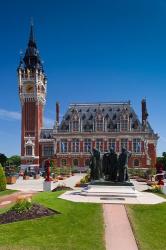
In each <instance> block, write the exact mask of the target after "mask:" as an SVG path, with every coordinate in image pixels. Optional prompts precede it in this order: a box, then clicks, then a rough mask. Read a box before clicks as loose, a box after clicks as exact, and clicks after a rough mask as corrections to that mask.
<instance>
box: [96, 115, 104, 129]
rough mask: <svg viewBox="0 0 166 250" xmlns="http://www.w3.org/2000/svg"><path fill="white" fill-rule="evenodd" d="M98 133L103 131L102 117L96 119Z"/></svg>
mask: <svg viewBox="0 0 166 250" xmlns="http://www.w3.org/2000/svg"><path fill="white" fill-rule="evenodd" d="M96 131H103V117H102V116H101V115H98V116H97V118H96Z"/></svg>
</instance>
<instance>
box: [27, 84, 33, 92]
mask: <svg viewBox="0 0 166 250" xmlns="http://www.w3.org/2000/svg"><path fill="white" fill-rule="evenodd" d="M33 90H34V86H33V85H32V84H28V85H27V86H26V92H27V93H32V92H33Z"/></svg>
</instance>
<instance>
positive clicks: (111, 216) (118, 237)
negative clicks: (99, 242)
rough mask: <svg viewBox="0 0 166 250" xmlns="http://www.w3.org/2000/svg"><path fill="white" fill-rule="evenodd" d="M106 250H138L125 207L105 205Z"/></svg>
mask: <svg viewBox="0 0 166 250" xmlns="http://www.w3.org/2000/svg"><path fill="white" fill-rule="evenodd" d="M103 211H104V222H105V242H106V250H138V247H137V244H136V241H135V238H134V235H133V232H132V229H131V226H130V223H129V220H128V217H127V213H126V210H125V207H124V205H120V204H118V205H117V204H103Z"/></svg>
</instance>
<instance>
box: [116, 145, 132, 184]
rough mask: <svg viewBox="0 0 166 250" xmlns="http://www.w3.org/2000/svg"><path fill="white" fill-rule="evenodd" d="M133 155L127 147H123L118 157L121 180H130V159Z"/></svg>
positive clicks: (119, 179)
mask: <svg viewBox="0 0 166 250" xmlns="http://www.w3.org/2000/svg"><path fill="white" fill-rule="evenodd" d="M130 156H131V154H130V153H129V152H128V151H127V150H126V149H125V148H122V152H121V154H120V155H119V159H118V167H119V177H118V181H119V182H124V181H128V180H129V177H128V159H129V157H130Z"/></svg>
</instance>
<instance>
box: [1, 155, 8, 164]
mask: <svg viewBox="0 0 166 250" xmlns="http://www.w3.org/2000/svg"><path fill="white" fill-rule="evenodd" d="M6 161H7V157H6V155H5V154H1V153H0V164H1V165H2V167H5V165H6Z"/></svg>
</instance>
